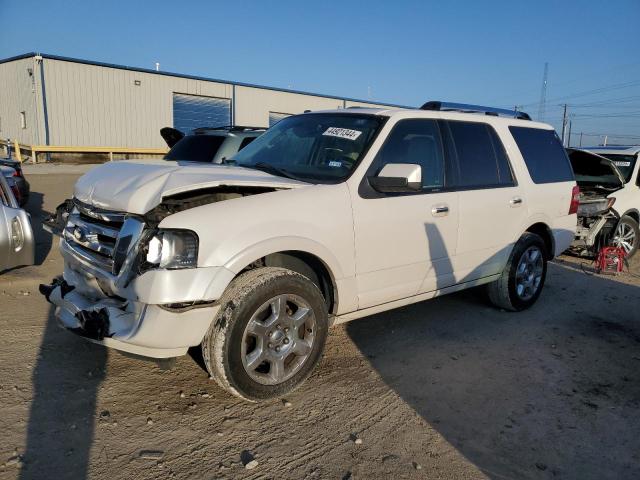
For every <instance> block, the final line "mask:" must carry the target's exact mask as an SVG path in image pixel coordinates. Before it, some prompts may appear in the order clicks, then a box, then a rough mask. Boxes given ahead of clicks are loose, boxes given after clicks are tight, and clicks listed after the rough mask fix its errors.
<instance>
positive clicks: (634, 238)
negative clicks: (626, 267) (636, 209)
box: [611, 216, 640, 258]
mask: <svg viewBox="0 0 640 480" xmlns="http://www.w3.org/2000/svg"><path fill="white" fill-rule="evenodd" d="M639 243H640V230H639V228H638V222H636V221H635V220H634V219H633V218H631V217H629V216H624V217H622V218H621V219H620V221H619V222H618V225H617V226H616V230H615V232H614V234H613V238H612V239H611V244H612V245H613V246H615V247H621V248H622V249H623V250H624V253H625V254H626V255H627V258H631V257H632V256H633V255H634V254H635V253H636V252H637V251H638V244H639Z"/></svg>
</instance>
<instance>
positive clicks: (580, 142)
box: [580, 132, 582, 148]
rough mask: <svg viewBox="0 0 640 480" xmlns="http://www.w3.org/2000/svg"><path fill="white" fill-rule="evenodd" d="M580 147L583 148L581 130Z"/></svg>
mask: <svg viewBox="0 0 640 480" xmlns="http://www.w3.org/2000/svg"><path fill="white" fill-rule="evenodd" d="M580 148H582V132H580Z"/></svg>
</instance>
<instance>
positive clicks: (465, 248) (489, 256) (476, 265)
mask: <svg viewBox="0 0 640 480" xmlns="http://www.w3.org/2000/svg"><path fill="white" fill-rule="evenodd" d="M442 124H443V131H445V132H446V135H445V138H446V144H447V146H448V154H449V155H450V156H451V157H453V159H454V163H455V165H456V167H455V174H456V175H455V176H456V178H455V180H454V182H455V187H456V189H457V190H458V193H459V197H458V198H459V200H458V201H459V211H460V214H459V220H458V221H459V228H458V242H457V252H456V257H455V261H454V271H455V277H456V283H462V282H467V281H471V280H476V279H479V278H482V277H486V276H489V275H493V274H497V273H500V272H501V271H502V269H503V267H504V264H505V262H506V261H507V259H508V255H509V252H510V251H511V243H512V241H513V238H514V237H516V236H517V234H518V233H519V229H520V228H521V226H522V219H523V216H524V215H526V213H525V212H526V208H524V207H525V203H526V198H524V192H523V191H522V189H521V188H520V187H519V186H518V184H517V181H516V179H515V176H514V173H513V170H512V168H511V164H510V162H509V158H508V156H507V153H506V151H505V148H504V146H503V144H502V142H501V140H500V138H499V136H498V134H497V133H496V131H495V130H494V129H493V127H492V126H491V125H489V124H487V123H482V122H462V121H443V122H442Z"/></svg>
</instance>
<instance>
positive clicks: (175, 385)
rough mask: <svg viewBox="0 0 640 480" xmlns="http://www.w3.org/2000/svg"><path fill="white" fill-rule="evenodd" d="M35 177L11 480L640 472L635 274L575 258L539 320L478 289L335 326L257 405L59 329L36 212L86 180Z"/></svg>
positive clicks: (189, 371) (15, 365) (3, 420)
mask: <svg viewBox="0 0 640 480" xmlns="http://www.w3.org/2000/svg"><path fill="white" fill-rule="evenodd" d="M29 170H30V171H28V174H31V175H30V177H29V179H30V181H31V185H32V190H33V194H32V197H31V199H30V202H29V206H28V209H29V210H30V212H31V213H32V215H33V218H34V223H35V224H36V228H37V230H38V232H39V233H38V258H37V260H38V263H39V265H38V266H35V267H30V268H25V269H21V270H17V271H13V272H9V273H7V274H5V275H3V276H2V277H0V329H1V331H2V333H3V335H2V339H1V340H0V431H1V432H2V436H1V437H0V478H1V479H4V478H7V479H9V478H24V479H32V478H33V479H35V478H38V479H41V478H51V479H63V478H73V479H77V478H85V477H90V478H99V479H110V480H111V479H116V478H118V479H120V478H122V479H125V478H126V479H143V478H144V479H146V478H205V479H214V478H251V479H258V478H274V479H301V478H310V479H314V478H322V479H324V478H328V479H342V478H356V479H357V478H394V479H395V478H407V479H413V478H429V479H434V478H451V479H471V478H492V479H505V478H517V479H521V478H541V479H552V478H554V479H555V478H576V479H625V478H629V479H632V478H640V415H639V413H640V374H639V372H640V277H638V276H633V275H631V274H624V275H622V276H619V277H615V278H614V277H602V276H590V275H588V274H587V273H585V271H583V268H582V267H581V262H582V261H580V260H576V259H571V258H565V257H563V258H561V259H559V260H557V261H556V262H555V263H554V264H553V265H551V266H550V269H549V277H548V280H547V285H546V287H545V291H544V293H543V295H542V297H541V299H540V301H539V302H538V303H537V305H536V306H535V307H534V308H533V309H531V310H529V311H527V312H523V313H519V314H512V313H505V312H499V311H496V310H494V309H493V308H491V307H489V306H488V305H487V304H486V302H485V300H484V298H483V296H482V295H481V294H480V293H479V292H478V291H468V292H463V293H460V294H454V295H450V296H447V297H443V298H439V299H436V300H433V301H429V302H426V303H422V304H418V305H413V306H410V307H406V308H403V309H400V310H396V311H392V312H388V313H385V314H381V315H376V316H374V317H371V318H368V319H363V320H359V321H356V322H353V323H351V324H348V325H345V326H339V327H336V328H334V329H333V330H332V332H331V334H330V338H329V340H328V348H327V352H326V355H325V358H324V360H323V361H322V363H321V365H320V366H319V368H318V369H317V370H316V371H315V373H314V375H313V376H312V378H310V379H309V381H308V382H307V383H306V384H305V385H303V386H302V388H300V389H299V390H298V391H297V392H295V393H294V394H292V395H291V396H290V397H288V399H287V400H288V402H290V405H289V404H285V403H284V402H282V401H274V402H269V403H264V404H259V405H255V404H247V403H243V402H241V401H239V400H238V399H236V398H233V397H230V396H229V395H227V394H225V393H224V392H222V391H220V390H219V389H218V388H217V387H216V386H215V385H214V382H212V381H210V380H209V379H208V377H207V375H206V374H205V373H204V372H203V370H202V369H201V368H200V367H199V366H198V364H197V363H196V362H195V361H194V360H193V359H192V358H190V357H184V358H181V359H179V361H178V363H177V366H176V368H175V369H173V370H171V371H161V370H159V369H158V368H157V367H156V366H155V365H154V364H151V363H148V362H143V361H141V360H136V359H131V358H127V357H124V356H122V355H120V354H118V353H116V352H113V351H107V350H105V349H104V348H101V347H99V346H95V345H92V344H89V343H86V342H85V341H83V340H81V339H78V338H76V337H74V336H73V335H71V334H69V333H67V332H64V331H62V330H60V329H59V328H58V327H57V326H56V325H55V322H54V319H53V317H52V313H51V310H50V308H49V305H48V304H47V303H46V302H45V301H44V299H43V298H41V297H40V296H39V295H38V293H37V285H38V283H39V282H41V281H44V280H50V279H51V278H52V277H53V276H55V275H57V274H59V273H60V272H61V269H62V267H61V260H60V257H59V255H58V253H57V249H56V247H55V244H53V242H52V240H51V238H50V237H49V236H48V235H47V234H45V233H44V232H42V231H41V230H40V229H39V225H38V219H39V218H40V215H41V212H42V210H43V209H44V210H49V211H50V210H52V209H53V208H54V207H55V205H57V204H58V203H59V202H60V201H62V200H63V199H64V198H65V197H66V196H68V195H69V194H70V192H71V188H72V184H73V182H74V181H75V179H76V178H77V176H78V175H77V173H72V174H71V173H68V172H69V170H68V169H66V170H64V169H57V170H56V169H51V168H49V169H44V168H42V169H37V168H36V167H34V168H31V169H29ZM35 170H37V171H39V172H41V173H40V174H37V173H36V171H35ZM61 171H63V172H67V173H59V172H61ZM44 172H48V173H46V174H42V173H44ZM638 260H640V259H638ZM632 273H633V274H635V275H640V261H636V262H635V263H634V264H633V265H632ZM353 435H355V436H357V438H360V439H361V440H362V443H359V442H358V443H356V442H355V441H353V440H354V438H355V437H353ZM244 451H249V452H251V454H252V455H254V456H255V459H256V460H257V461H258V466H257V467H256V468H255V469H252V470H247V469H245V468H244V466H243V463H242V462H241V455H242V454H243V452H244ZM349 475H351V477H349Z"/></svg>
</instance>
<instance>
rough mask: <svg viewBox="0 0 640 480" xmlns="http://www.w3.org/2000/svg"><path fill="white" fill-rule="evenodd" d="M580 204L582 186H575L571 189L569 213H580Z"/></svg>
mask: <svg viewBox="0 0 640 480" xmlns="http://www.w3.org/2000/svg"><path fill="white" fill-rule="evenodd" d="M579 206H580V187H579V186H577V185H576V186H574V187H573V190H571V203H570V204H569V215H573V214H574V213H578V207H579Z"/></svg>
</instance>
